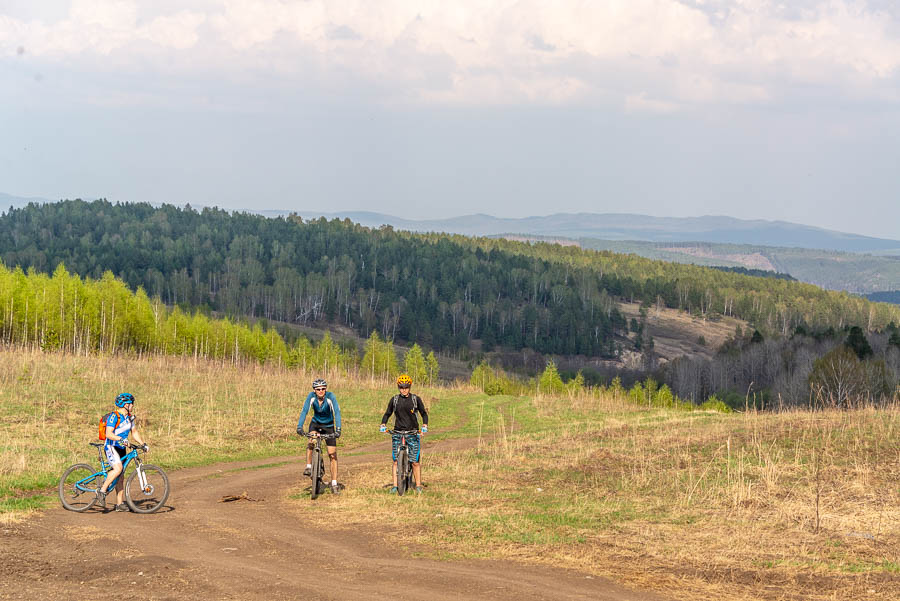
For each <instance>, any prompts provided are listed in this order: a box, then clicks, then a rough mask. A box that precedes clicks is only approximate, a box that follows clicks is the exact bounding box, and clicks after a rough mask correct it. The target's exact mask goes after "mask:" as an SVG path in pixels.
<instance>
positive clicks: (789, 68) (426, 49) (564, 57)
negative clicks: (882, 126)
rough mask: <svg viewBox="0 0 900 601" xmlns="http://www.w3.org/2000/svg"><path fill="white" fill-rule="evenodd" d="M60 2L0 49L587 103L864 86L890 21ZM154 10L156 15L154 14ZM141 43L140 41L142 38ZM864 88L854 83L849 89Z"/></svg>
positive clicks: (264, 3)
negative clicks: (51, 16)
mask: <svg viewBox="0 0 900 601" xmlns="http://www.w3.org/2000/svg"><path fill="white" fill-rule="evenodd" d="M152 6H153V5H149V4H144V3H140V4H139V3H137V2H133V1H128V0H73V2H72V4H71V6H70V10H69V12H68V15H67V16H66V17H65V18H63V19H60V20H57V21H53V22H48V21H44V20H39V19H34V18H32V19H24V18H13V17H11V16H4V15H2V14H0V56H6V57H7V59H6V60H10V58H9V57H13V56H14V55H15V51H16V49H17V48H18V47H19V46H23V47H25V48H26V49H27V52H28V56H29V57H34V58H35V60H44V61H50V62H53V61H65V62H67V63H68V64H71V65H75V66H76V67H77V66H79V65H81V68H84V69H90V68H91V64H92V61H96V59H97V58H98V57H100V58H102V57H110V56H114V57H115V61H114V63H115V64H116V65H118V66H119V67H118V68H122V69H127V68H129V67H131V68H135V67H136V66H141V68H146V66H148V65H149V66H150V67H151V68H152V67H153V66H154V65H156V66H157V67H158V68H160V69H162V70H165V69H167V65H169V64H170V63H171V55H170V54H171V52H179V53H181V55H182V56H181V60H179V61H178V62H179V64H180V65H182V66H181V68H182V69H196V70H197V72H198V73H216V72H219V73H241V72H245V73H252V74H254V75H253V76H255V77H262V78H265V77H266V74H269V75H270V76H272V77H278V78H291V77H299V76H300V75H301V74H308V73H309V72H310V70H313V71H315V72H316V73H317V81H318V82H319V84H320V85H325V86H327V85H334V86H343V85H347V81H348V80H350V81H356V82H358V83H361V84H363V85H367V86H370V87H373V88H375V89H378V90H381V92H380V93H381V94H382V95H383V96H384V97H383V98H381V100H382V101H384V100H385V99H388V100H392V101H396V100H397V99H401V98H402V99H406V100H407V101H408V100H413V101H422V102H440V103H470V104H483V103H491V104H494V103H500V104H502V103H553V104H556V103H566V102H574V103H589V102H592V101H596V100H597V99H599V98H609V97H610V96H612V97H618V98H619V99H620V100H621V102H622V103H623V105H624V106H625V107H626V108H627V109H628V110H640V111H646V110H653V111H656V112H660V111H663V112H665V111H670V110H677V109H678V108H679V107H691V106H697V105H704V104H708V103H721V102H725V103H737V104H741V103H746V104H757V103H768V102H773V101H776V100H777V99H778V98H779V96H780V95H782V94H785V93H787V92H786V90H789V89H790V88H791V86H805V85H809V84H814V85H822V86H831V87H833V88H835V89H841V88H844V87H849V85H850V84H852V87H853V88H854V89H855V90H856V91H857V92H856V93H857V94H859V90H863V91H865V90H871V92H870V93H871V94H872V96H873V97H883V96H884V95H885V93H884V87H885V86H887V87H890V88H892V87H893V86H894V85H895V83H894V82H895V76H896V74H897V71H898V66H900V40H898V39H897V37H896V35H895V31H896V30H897V26H898V23H897V22H896V21H895V18H894V17H893V16H892V15H890V14H888V13H886V12H881V11H878V10H874V9H872V8H870V7H869V5H867V4H866V3H864V2H861V1H856V0H824V1H822V2H808V3H805V4H803V5H802V6H797V5H794V6H792V7H790V8H786V7H785V5H784V4H781V3H778V2H773V1H769V0H734V1H732V2H724V1H720V2H709V3H706V4H704V3H703V2H699V1H696V2H693V3H688V2H686V1H678V0H609V1H607V2H602V3H600V2H589V1H578V0H572V1H568V2H545V1H540V0H495V1H488V0H458V1H456V2H442V1H439V0H420V1H401V0H384V1H380V2H371V1H363V0H306V1H293V0H195V1H194V2H184V3H182V6H183V7H184V8H182V9H180V10H177V12H172V11H165V10H164V9H153V8H148V7H152ZM154 10H156V13H154V12H153V11H154ZM148 43H149V44H148ZM863 94H865V92H863Z"/></svg>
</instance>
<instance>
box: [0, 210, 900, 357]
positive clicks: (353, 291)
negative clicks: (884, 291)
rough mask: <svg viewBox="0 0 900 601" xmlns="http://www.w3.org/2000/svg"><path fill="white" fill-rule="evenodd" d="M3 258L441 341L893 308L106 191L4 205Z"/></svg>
mask: <svg viewBox="0 0 900 601" xmlns="http://www.w3.org/2000/svg"><path fill="white" fill-rule="evenodd" d="M0 259H2V261H3V263H4V264H5V265H6V266H8V267H14V266H21V267H22V268H23V269H26V270H27V269H34V270H36V271H38V272H43V273H50V272H52V271H53V270H55V269H56V268H57V266H58V265H60V264H63V265H64V266H65V268H66V269H67V270H68V271H70V272H73V273H77V274H79V275H81V276H90V277H92V278H95V279H97V278H101V277H102V276H103V273H104V272H105V271H111V272H112V273H113V274H114V275H115V276H117V277H119V278H121V279H122V280H123V281H124V282H125V283H126V284H127V285H128V286H129V287H131V288H132V290H137V289H138V288H139V287H140V288H143V289H144V290H145V291H146V294H147V295H148V296H149V297H151V298H156V297H158V298H160V299H161V300H162V302H163V303H164V304H167V305H173V306H181V307H183V308H185V309H187V308H191V309H193V308H200V309H206V310H211V311H217V312H220V313H222V314H224V315H228V316H232V317H238V316H250V317H256V318H265V319H268V320H277V321H283V322H288V323H296V324H304V325H314V324H334V325H341V326H345V327H348V328H351V329H352V330H354V331H355V332H356V333H357V334H359V335H360V336H362V337H368V336H369V335H370V334H371V332H372V331H378V332H380V335H381V337H382V338H383V339H386V340H399V341H411V342H419V343H421V344H423V345H425V346H427V347H431V348H434V349H436V350H442V351H445V352H452V351H454V350H458V349H466V348H469V347H470V345H471V343H472V341H473V340H478V341H480V342H481V345H482V347H481V348H482V349H484V350H491V349H493V348H495V347H504V348H509V349H523V348H530V349H533V350H535V351H538V352H541V353H545V354H568V355H571V354H581V355H587V356H600V357H613V356H615V355H616V354H617V352H618V343H617V336H618V340H619V341H621V340H623V337H622V336H621V334H624V333H625V331H626V329H627V324H626V322H625V320H624V319H623V318H622V316H621V314H620V313H619V312H618V310H617V305H616V300H618V299H627V300H635V301H639V302H642V303H644V304H645V305H648V306H649V305H658V306H666V307H671V308H677V309H681V310H684V311H689V312H691V313H693V314H696V315H699V316H703V317H706V318H709V319H715V318H716V317H717V316H721V315H730V316H734V317H738V318H741V319H744V320H747V321H749V322H750V323H751V324H753V325H754V327H756V328H758V329H760V330H761V331H763V332H766V333H767V334H768V333H772V334H775V335H779V334H780V335H788V334H790V333H791V332H793V331H794V329H795V328H796V327H798V326H801V327H809V328H815V329H823V328H827V327H833V328H838V329H840V328H844V327H846V326H847V325H859V326H861V327H863V328H864V329H866V330H868V331H872V330H880V329H883V328H885V327H886V326H887V325H888V323H890V322H891V321H894V322H900V308H898V307H894V306H890V305H886V304H879V303H871V302H869V301H867V300H866V299H863V298H860V297H857V296H853V295H849V294H846V293H838V292H831V291H826V290H822V289H820V288H817V287H815V286H812V285H809V284H802V283H798V282H792V281H786V280H775V279H771V278H756V277H749V276H746V275H742V274H737V273H729V272H723V271H720V270H714V269H708V268H702V267H696V266H692V265H682V264H671V263H664V262H662V261H653V260H649V259H643V258H640V257H637V256H635V255H621V254H614V253H610V252H595V251H584V250H581V249H577V248H573V247H561V246H558V245H553V244H543V243H540V244H528V243H522V242H513V241H509V240H502V239H487V238H467V237H464V236H455V235H446V234H412V233H408V232H398V231H394V230H393V229H391V228H389V227H383V228H380V229H370V228H365V227H362V226H359V225H356V224H354V223H351V222H350V221H349V220H344V221H338V220H332V221H327V220H325V219H318V220H312V221H307V222H304V221H303V220H302V219H300V218H299V217H296V216H291V217H287V218H276V219H272V218H265V217H262V216H259V215H254V214H248V213H229V212H227V211H223V210H220V209H209V208H204V209H203V210H201V211H196V210H194V209H191V208H190V207H185V208H178V207H174V206H170V205H164V206H162V207H158V208H156V207H153V206H151V205H149V204H131V203H110V202H107V201H103V200H99V201H94V202H84V201H80V200H75V201H64V202H60V203H53V204H43V205H37V204H32V205H29V206H27V207H25V208H22V209H12V208H11V209H10V210H9V211H8V212H7V213H5V214H4V215H3V216H2V217H0Z"/></svg>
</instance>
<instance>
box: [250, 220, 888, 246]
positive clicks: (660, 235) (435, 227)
mask: <svg viewBox="0 0 900 601" xmlns="http://www.w3.org/2000/svg"><path fill="white" fill-rule="evenodd" d="M260 213H262V214H264V215H269V216H275V215H286V214H288V211H260ZM297 213H298V214H299V215H300V216H302V217H303V218H305V219H306V218H317V217H326V218H328V219H332V218H339V219H345V218H346V219H350V220H351V221H353V222H356V223H359V224H361V225H365V226H368V227H378V226H381V225H390V226H392V227H394V228H395V229H403V230H410V231H415V232H448V233H454V234H465V235H469V236H495V235H501V234H520V235H526V236H529V235H531V236H550V237H554V236H556V237H565V238H571V239H576V240H577V239H579V238H596V239H603V240H639V241H646V242H713V243H730V244H751V245H759V246H780V247H794V248H816V249H824V250H834V251H844V252H855V253H877V254H900V240H889V239H885V238H873V237H869V236H860V235H858V234H848V233H844V232H837V231H833V230H826V229H823V228H817V227H811V226H808V225H800V224H797V223H790V222H787V221H765V220H752V221H751V220H745V219H735V218H733V217H722V216H705V217H649V216H647V215H634V214H628V213H604V214H598V213H557V214H555V215H547V216H545V217H524V218H520V219H512V218H502V217H493V216H491V215H484V214H477V215H465V216H462V217H453V218H449V219H426V220H412V219H403V218H400V217H394V216H392V215H384V214H381V213H371V212H366V211H344V212H338V213H322V212H317V211H297Z"/></svg>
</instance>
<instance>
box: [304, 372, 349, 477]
mask: <svg viewBox="0 0 900 601" xmlns="http://www.w3.org/2000/svg"><path fill="white" fill-rule="evenodd" d="M312 387H313V391H312V392H310V393H309V395H308V396H307V397H306V401H304V402H303V411H301V412H300V420H299V421H298V422H297V434H299V435H300V436H306V432H305V431H304V430H303V423H304V422H305V421H306V414H307V413H309V410H310V409H312V411H313V416H312V419H310V420H309V433H310V434H316V435H323V434H334V438H329V439H327V441H326V443H325V446H326V448H327V449H328V457H329V458H330V459H331V491H332V492H334V493H337V492H338V491H340V487H339V486H338V481H337V477H338V460H337V439H338V438H340V437H341V408H340V406H339V405H338V401H337V397H335V396H334V394H333V393H332V392H330V391H329V390H328V383H327V382H326V381H325V380H323V379H322V378H316V379H315V380H313V383H312ZM313 448H315V444H314V443H313V441H312V439H310V441H309V443H308V444H307V445H306V469H305V470H303V475H304V476H309V475H310V473H312V451H313Z"/></svg>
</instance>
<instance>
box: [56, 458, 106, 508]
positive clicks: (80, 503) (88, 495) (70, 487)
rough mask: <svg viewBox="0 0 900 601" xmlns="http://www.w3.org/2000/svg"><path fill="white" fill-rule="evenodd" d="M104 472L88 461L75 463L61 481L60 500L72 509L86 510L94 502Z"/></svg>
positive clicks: (64, 505)
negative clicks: (98, 471) (100, 471)
mask: <svg viewBox="0 0 900 601" xmlns="http://www.w3.org/2000/svg"><path fill="white" fill-rule="evenodd" d="M103 479H104V476H103V474H100V473H97V472H96V471H95V470H94V468H93V467H91V466H90V465H88V464H86V463H81V464H78V465H73V466H72V467H70V468H69V469H68V470H66V472H65V473H64V474H63V476H62V478H61V479H60V482H59V487H58V489H59V500H60V501H61V502H62V504H63V507H65V508H66V509H68V510H70V511H85V510H86V509H88V508H90V507H91V505H93V504H94V501H95V499H96V495H97V489H98V488H99V487H100V485H102V484H103Z"/></svg>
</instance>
